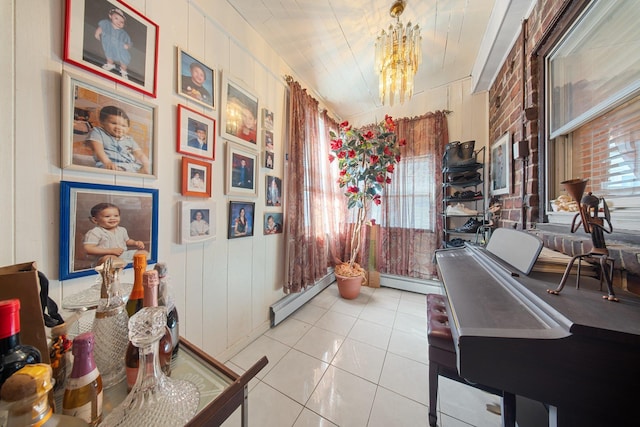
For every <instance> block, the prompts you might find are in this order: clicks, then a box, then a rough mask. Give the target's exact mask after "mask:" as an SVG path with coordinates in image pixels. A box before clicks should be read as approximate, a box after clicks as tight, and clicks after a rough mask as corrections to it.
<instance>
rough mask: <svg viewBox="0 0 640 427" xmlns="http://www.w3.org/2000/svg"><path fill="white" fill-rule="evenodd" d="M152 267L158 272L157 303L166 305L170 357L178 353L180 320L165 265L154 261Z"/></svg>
mask: <svg viewBox="0 0 640 427" xmlns="http://www.w3.org/2000/svg"><path fill="white" fill-rule="evenodd" d="M154 269H155V270H156V271H157V272H158V277H159V278H160V286H159V288H158V305H160V306H165V307H167V327H168V328H169V330H170V331H171V341H172V342H173V350H172V351H171V354H172V357H174V358H175V357H176V355H177V354H178V348H179V347H180V320H179V319H178V309H177V308H176V304H175V301H174V299H173V293H172V289H171V284H170V283H169V276H168V275H167V265H166V264H165V263H163V262H158V263H156V265H155V267H154Z"/></svg>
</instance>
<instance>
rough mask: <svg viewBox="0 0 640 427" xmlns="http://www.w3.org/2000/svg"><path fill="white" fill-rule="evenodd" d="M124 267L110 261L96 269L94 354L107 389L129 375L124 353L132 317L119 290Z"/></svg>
mask: <svg viewBox="0 0 640 427" xmlns="http://www.w3.org/2000/svg"><path fill="white" fill-rule="evenodd" d="M125 265H126V264H125V263H124V261H122V260H118V259H111V258H109V259H107V260H106V261H105V262H104V264H101V265H99V266H98V267H96V271H97V272H98V273H100V277H101V278H102V284H101V286H100V302H99V303H98V308H97V309H96V317H95V319H94V320H93V327H92V331H93V334H94V336H95V346H94V350H93V354H94V358H95V361H96V366H97V367H98V371H99V372H100V375H101V376H102V387H103V388H104V389H105V390H106V389H108V388H110V387H112V386H114V385H116V384H118V383H119V382H121V381H122V380H124V378H125V376H126V372H125V367H124V352H125V350H126V349H127V343H128V342H129V337H128V335H127V334H128V332H129V330H128V327H127V323H128V322H129V316H128V315H127V310H126V304H125V302H124V298H123V296H122V293H121V290H120V270H121V269H122V268H124V267H125Z"/></svg>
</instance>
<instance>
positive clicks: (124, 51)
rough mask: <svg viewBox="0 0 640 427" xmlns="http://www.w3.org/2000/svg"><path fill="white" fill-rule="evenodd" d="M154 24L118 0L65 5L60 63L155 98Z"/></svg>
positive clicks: (75, 1)
mask: <svg viewBox="0 0 640 427" xmlns="http://www.w3.org/2000/svg"><path fill="white" fill-rule="evenodd" d="M158 31H159V28H158V25H156V24H155V23H153V22H151V21H150V20H149V19H147V18H146V17H144V16H143V15H142V14H141V13H140V12H138V11H137V10H135V9H133V8H131V7H130V6H128V5H127V4H126V3H124V2H122V1H119V0H92V1H86V0H66V13H65V34H64V60H65V61H66V62H68V63H70V64H73V65H76V66H78V67H80V68H82V69H84V70H87V71H90V72H92V73H94V74H98V75H99V76H102V77H105V78H107V79H109V80H113V81H115V82H118V83H120V84H122V85H124V86H127V87H130V88H132V89H135V90H137V91H139V92H142V93H144V94H145V95H149V96H152V97H154V98H155V97H156V92H157V86H158V82H157V74H158Z"/></svg>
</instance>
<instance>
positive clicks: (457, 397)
mask: <svg viewBox="0 0 640 427" xmlns="http://www.w3.org/2000/svg"><path fill="white" fill-rule="evenodd" d="M438 384H439V385H438V402H439V408H440V411H441V412H442V413H443V414H446V415H449V416H450V417H452V418H455V419H457V420H460V421H464V422H466V423H469V424H472V425H474V426H478V427H481V426H499V425H500V416H499V415H496V414H493V413H491V412H489V411H487V404H488V403H497V404H498V405H499V404H500V397H498V396H494V395H492V394H489V393H486V392H484V391H482V390H478V389H476V388H473V387H470V386H468V385H465V384H462V383H459V382H457V381H452V380H449V379H447V378H443V377H440V378H439V380H438Z"/></svg>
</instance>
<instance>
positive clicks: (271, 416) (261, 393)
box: [236, 382, 303, 427]
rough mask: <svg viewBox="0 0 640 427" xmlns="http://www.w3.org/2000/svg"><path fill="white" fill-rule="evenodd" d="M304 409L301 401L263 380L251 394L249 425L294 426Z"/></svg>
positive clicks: (269, 426)
mask: <svg viewBox="0 0 640 427" xmlns="http://www.w3.org/2000/svg"><path fill="white" fill-rule="evenodd" d="M302 409H303V407H302V405H300V404H299V403H297V402H294V401H293V400H291V399H290V398H288V397H287V396H285V395H284V394H282V393H280V392H279V391H277V390H274V389H273V388H271V387H269V386H268V385H267V384H265V383H262V382H261V383H260V384H258V385H257V386H256V388H254V389H253V390H252V391H251V393H250V394H249V425H250V426H260V427H282V426H292V425H293V423H294V422H295V420H296V419H297V418H298V415H300V412H302ZM236 425H240V424H236Z"/></svg>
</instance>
